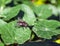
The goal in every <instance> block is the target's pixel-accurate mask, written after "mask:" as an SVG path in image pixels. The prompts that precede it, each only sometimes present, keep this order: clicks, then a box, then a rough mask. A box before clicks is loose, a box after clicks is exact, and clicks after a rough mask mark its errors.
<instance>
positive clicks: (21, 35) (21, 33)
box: [15, 27, 31, 44]
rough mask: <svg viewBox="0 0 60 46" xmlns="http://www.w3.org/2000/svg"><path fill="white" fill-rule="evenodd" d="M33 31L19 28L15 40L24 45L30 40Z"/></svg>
mask: <svg viewBox="0 0 60 46" xmlns="http://www.w3.org/2000/svg"><path fill="white" fill-rule="evenodd" d="M30 35H31V31H30V29H29V28H22V27H21V28H19V29H17V30H16V31H15V40H16V42H17V43H18V44H22V43H24V42H26V41H27V40H29V39H30Z"/></svg>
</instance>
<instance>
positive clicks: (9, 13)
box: [3, 5, 20, 20]
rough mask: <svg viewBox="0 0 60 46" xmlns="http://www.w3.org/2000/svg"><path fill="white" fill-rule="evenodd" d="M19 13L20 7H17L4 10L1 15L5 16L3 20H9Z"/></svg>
mask: <svg viewBox="0 0 60 46" xmlns="http://www.w3.org/2000/svg"><path fill="white" fill-rule="evenodd" d="M19 11H20V5H17V6H15V7H12V8H6V9H5V10H4V12H3V14H4V15H5V16H6V17H5V18H3V19H4V20H10V19H11V18H13V17H15V16H16V15H17V14H18V12H19Z"/></svg>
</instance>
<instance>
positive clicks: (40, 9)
mask: <svg viewBox="0 0 60 46" xmlns="http://www.w3.org/2000/svg"><path fill="white" fill-rule="evenodd" d="M33 10H34V12H35V13H36V14H37V16H38V17H40V18H42V19H46V18H48V17H50V16H51V15H52V10H51V9H50V8H49V5H41V6H34V7H33Z"/></svg>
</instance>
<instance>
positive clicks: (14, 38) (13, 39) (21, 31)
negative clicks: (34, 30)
mask: <svg viewBox="0 0 60 46" xmlns="http://www.w3.org/2000/svg"><path fill="white" fill-rule="evenodd" d="M15 25H16V21H13V22H10V23H8V24H6V25H4V27H3V28H2V27H1V28H0V30H1V31H2V34H1V37H2V39H3V41H4V43H5V44H7V45H8V44H13V43H19V44H22V43H24V42H25V41H26V40H28V39H29V38H30V34H31V31H30V30H29V28H24V27H23V28H22V27H20V28H17V27H15ZM6 36H7V37H6ZM9 40H10V41H9Z"/></svg>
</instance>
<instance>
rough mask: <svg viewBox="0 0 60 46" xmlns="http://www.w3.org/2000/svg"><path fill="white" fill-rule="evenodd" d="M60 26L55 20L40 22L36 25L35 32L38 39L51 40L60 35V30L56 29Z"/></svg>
mask: <svg viewBox="0 0 60 46" xmlns="http://www.w3.org/2000/svg"><path fill="white" fill-rule="evenodd" d="M59 26H60V23H59V22H58V21H54V20H40V21H37V22H36V23H35V26H34V27H33V31H34V32H35V33H36V34H37V36H38V37H42V38H46V39H50V38H51V36H53V35H57V34H60V30H57V29H56V28H57V27H59Z"/></svg>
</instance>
